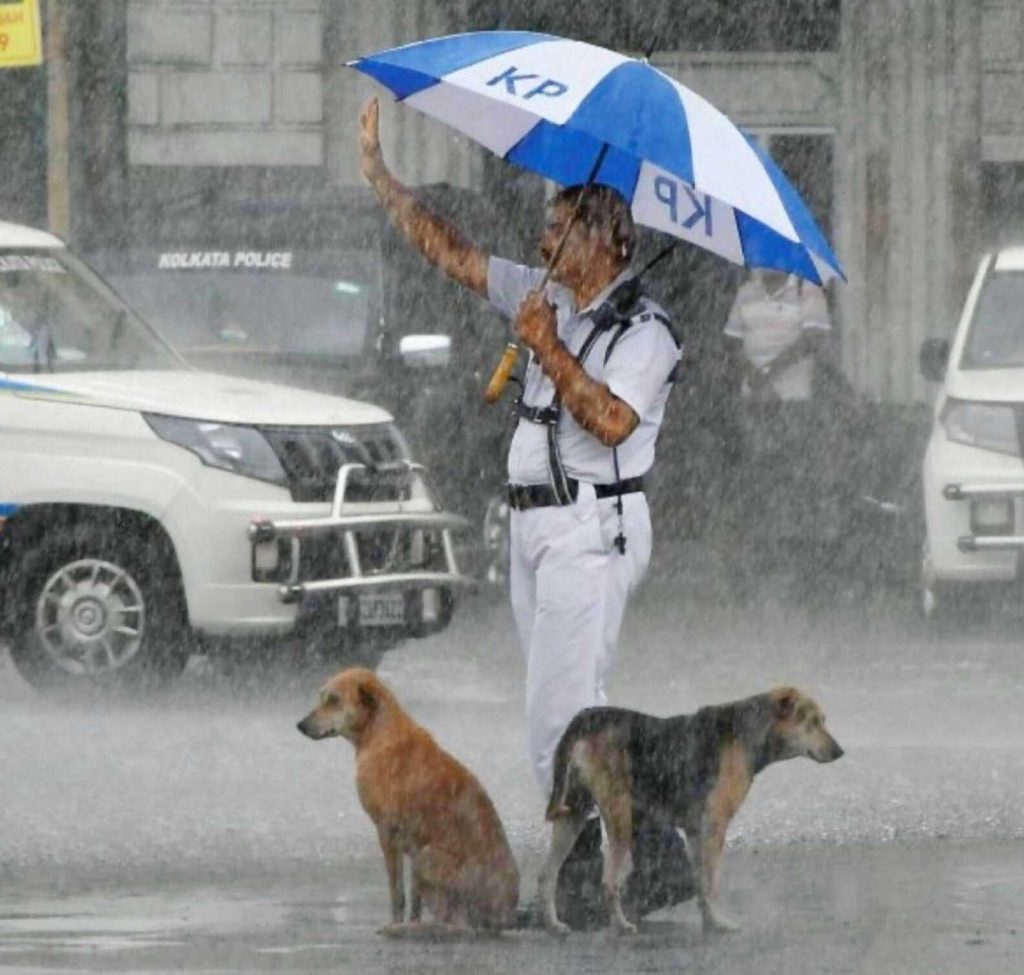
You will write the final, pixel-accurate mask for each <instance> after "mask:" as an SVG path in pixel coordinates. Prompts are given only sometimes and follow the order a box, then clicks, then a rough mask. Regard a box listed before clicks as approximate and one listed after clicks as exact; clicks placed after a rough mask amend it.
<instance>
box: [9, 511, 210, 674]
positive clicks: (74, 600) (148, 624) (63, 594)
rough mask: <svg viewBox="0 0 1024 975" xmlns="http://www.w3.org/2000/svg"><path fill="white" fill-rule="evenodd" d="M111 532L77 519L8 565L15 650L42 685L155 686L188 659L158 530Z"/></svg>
mask: <svg viewBox="0 0 1024 975" xmlns="http://www.w3.org/2000/svg"><path fill="white" fill-rule="evenodd" d="M109 536H110V531H109V530H104V529H103V528H101V527H99V526H95V525H77V526H75V527H74V528H72V529H70V530H69V531H68V532H67V533H66V534H62V535H59V536H56V537H55V538H54V539H53V541H52V542H51V541H50V539H48V538H47V539H44V541H43V544H41V545H40V546H38V547H35V548H32V549H30V550H28V551H27V552H26V553H25V554H24V555H23V556H22V558H21V560H20V564H19V566H18V567H17V569H16V570H15V572H14V574H13V578H15V579H17V580H19V583H20V593H19V596H18V598H17V605H16V608H15V621H14V634H13V639H12V645H11V659H12V661H13V662H14V664H15V666H16V667H17V668H18V670H19V672H20V673H21V675H22V676H23V677H24V678H25V679H26V680H27V681H28V682H29V683H30V684H32V685H33V686H35V687H37V688H39V689H40V690H55V689H59V688H62V687H63V688H68V687H72V686H76V687H77V686H81V685H83V684H86V683H88V684H89V685H91V686H97V687H109V688H113V687H117V688H122V689H126V688H132V689H139V688H148V689H153V688H156V687H157V686H159V685H162V684H164V683H166V682H167V681H168V680H169V679H171V678H172V677H175V676H177V675H178V674H179V673H180V672H181V670H182V669H183V668H184V666H185V663H186V662H187V660H188V657H189V654H190V640H189V634H188V626H187V618H186V612H185V604H184V595H183V593H182V592H181V585H180V581H179V579H178V576H177V572H176V571H175V569H174V567H173V566H174V563H173V554H169V553H168V552H167V550H166V549H167V546H166V545H165V544H163V543H162V540H161V539H159V538H158V537H157V536H155V535H153V536H149V537H146V538H142V539H139V538H138V536H134V537H133V541H132V543H131V544H129V543H126V542H124V541H121V540H117V539H112V538H111V537H109ZM168 562H170V567H169V566H168Z"/></svg>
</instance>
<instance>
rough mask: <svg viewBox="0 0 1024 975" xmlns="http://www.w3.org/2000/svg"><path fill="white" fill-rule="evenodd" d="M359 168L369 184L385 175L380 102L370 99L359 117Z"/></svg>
mask: <svg viewBox="0 0 1024 975" xmlns="http://www.w3.org/2000/svg"><path fill="white" fill-rule="evenodd" d="M359 168H360V169H361V170H362V173H363V176H365V177H366V179H367V181H368V182H369V183H371V184H375V183H376V182H377V180H378V179H380V177H381V176H382V175H384V174H386V173H387V166H385V165H384V155H383V153H381V151H380V102H378V101H377V99H376V98H375V97H374V98H371V99H370V100H369V101H368V102H367V103H366V104H365V105H364V106H363V111H362V114H361V115H360V117H359Z"/></svg>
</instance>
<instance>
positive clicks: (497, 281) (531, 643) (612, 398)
mask: <svg viewBox="0 0 1024 975" xmlns="http://www.w3.org/2000/svg"><path fill="white" fill-rule="evenodd" d="M360 145H361V164H362V171H363V174H364V176H365V177H366V179H367V180H368V181H369V183H370V185H371V186H372V187H373V189H374V190H375V192H376V194H377V196H378V198H379V199H380V202H381V204H382V206H383V207H384V209H385V211H386V212H387V214H388V216H389V218H390V219H391V221H392V222H393V223H394V224H395V226H396V227H397V228H398V229H399V230H400V231H401V232H402V233H403V235H404V236H405V237H406V238H407V239H408V241H409V242H410V244H411V245H412V246H413V247H415V248H417V249H418V250H419V251H420V252H421V253H422V254H423V255H424V256H425V257H426V258H427V260H428V261H430V262H431V263H433V264H434V265H436V266H437V267H438V268H439V269H440V270H441V271H443V272H444V273H445V274H447V275H448V276H449V277H451V278H453V279H454V280H456V281H458V282H459V283H461V284H462V285H464V286H466V287H468V288H470V289H472V290H473V291H475V292H477V293H478V294H480V295H482V296H484V297H486V298H487V299H488V300H489V301H491V302H492V304H493V305H494V306H495V307H496V308H497V309H498V310H499V311H501V312H503V313H504V314H505V315H506V316H508V317H509V318H511V319H513V320H514V322H515V329H516V333H517V335H518V338H519V340H520V341H521V342H522V343H523V344H524V345H526V346H527V347H528V348H529V350H530V361H529V364H528V366H527V369H526V374H525V377H524V383H523V387H524V388H523V393H522V396H521V398H520V401H519V402H518V404H517V410H516V412H517V414H518V417H519V422H518V424H517V427H516V430H515V434H514V436H513V438H512V443H511V446H510V449H509V457H508V478H509V488H508V490H509V504H510V508H511V556H510V558H511V565H510V589H511V599H512V609H513V614H514V616H515V620H516V626H517V629H518V633H519V639H520V642H521V645H522V647H523V651H524V653H525V656H526V665H527V676H526V713H527V737H528V748H529V754H530V759H531V761H532V764H533V768H534V772H535V775H536V778H537V781H538V783H539V784H540V786H541V788H542V790H544V792H545V796H546V795H547V793H548V792H550V787H551V769H552V762H553V757H554V751H555V747H556V745H557V743H558V740H559V738H560V737H561V735H562V732H563V731H564V730H565V728H566V726H567V725H568V724H569V722H570V721H571V720H572V718H573V716H574V715H575V714H576V713H577V712H578V711H580V710H581V709H582V708H586V707H592V706H595V705H599V704H603V703H604V701H605V695H604V686H603V685H604V677H605V674H606V672H607V669H608V666H609V663H610V662H611V658H612V653H613V650H614V647H615V644H616V641H617V639H618V635H619V630H620V627H621V624H622V619H623V612H624V610H625V607H626V600H627V597H628V595H629V593H630V592H631V591H632V590H633V588H634V587H635V586H636V584H637V583H638V582H639V581H640V579H641V577H642V576H643V574H644V572H645V570H646V568H647V565H648V562H649V560H650V553H651V522H650V513H649V510H648V506H647V500H646V497H645V495H644V493H643V477H644V475H645V474H646V473H647V472H648V470H650V468H651V465H652V464H653V462H654V452H655V442H656V439H657V434H658V429H659V427H660V425H661V422H662V418H663V415H664V410H665V403H666V400H667V398H668V394H669V390H670V388H671V381H672V378H673V374H674V371H675V369H676V366H677V363H678V361H679V358H680V351H679V346H678V343H677V342H676V340H675V338H674V337H673V335H672V332H671V329H670V327H669V324H668V319H667V317H666V316H665V313H664V312H663V311H662V310H661V309H660V308H659V307H658V306H657V305H656V304H655V303H654V302H652V301H650V300H649V299H647V298H645V297H644V296H642V294H641V293H640V290H639V285H638V282H637V280H636V278H635V277H634V275H633V272H632V271H631V270H630V262H631V258H632V254H633V248H634V232H633V223H632V219H631V217H630V214H629V209H628V206H627V205H626V203H625V201H624V200H623V199H622V197H621V196H620V195H619V194H618V193H617V192H616V191H615V190H613V189H610V188H608V187H604V186H596V185H595V186H587V187H573V188H569V189H567V190H563V191H562V192H561V193H559V194H558V195H557V196H556V197H555V198H554V200H553V201H552V204H551V206H550V209H549V219H548V222H547V225H546V227H545V230H544V233H543V236H542V239H541V248H540V251H541V257H542V258H543V259H544V261H545V263H546V264H549V263H550V261H551V259H552V256H553V255H554V253H555V250H556V248H557V246H558V243H559V241H561V239H562V237H563V236H564V235H566V234H567V237H566V239H565V243H564V246H563V249H562V251H561V254H560V256H559V257H558V260H557V263H556V264H555V266H554V267H553V268H551V271H550V280H549V282H548V283H547V284H546V286H545V287H544V289H543V291H540V290H538V288H539V287H540V284H541V281H542V280H543V278H544V270H543V269H536V268H528V267H524V266H522V265H517V264H514V263H512V262H509V261H506V260H503V259H501V258H498V257H488V256H487V255H485V254H484V253H483V252H482V251H481V250H479V249H478V248H477V247H475V246H474V245H473V244H472V243H471V242H469V241H468V240H466V239H465V238H464V237H463V236H462V235H461V234H460V233H459V231H458V230H456V229H455V228H454V227H453V226H452V225H451V224H449V223H448V222H447V221H445V220H443V219H441V218H440V217H438V216H437V215H435V214H433V213H431V212H430V211H428V210H427V209H426V208H425V207H423V206H422V205H421V204H420V203H419V202H418V201H417V200H416V198H415V196H414V195H413V194H412V193H411V192H410V191H409V190H408V189H407V188H406V187H405V186H403V185H402V184H401V183H400V182H399V181H398V180H396V179H395V177H394V176H393V175H392V174H391V173H390V171H389V170H388V168H387V166H386V165H385V163H384V160H383V156H382V153H381V149H380V142H379V109H378V105H377V101H376V99H371V100H370V101H369V102H368V103H367V105H366V107H365V108H364V111H363V115H362V120H361V133H360ZM595 826H596V824H595ZM598 839H599V831H598ZM634 859H635V858H634Z"/></svg>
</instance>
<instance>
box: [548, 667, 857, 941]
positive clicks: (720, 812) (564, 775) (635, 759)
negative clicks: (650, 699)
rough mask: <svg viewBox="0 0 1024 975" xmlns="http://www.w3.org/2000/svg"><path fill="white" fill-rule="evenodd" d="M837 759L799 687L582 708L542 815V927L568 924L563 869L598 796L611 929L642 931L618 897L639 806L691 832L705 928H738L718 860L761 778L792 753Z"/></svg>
mask: <svg viewBox="0 0 1024 975" xmlns="http://www.w3.org/2000/svg"><path fill="white" fill-rule="evenodd" d="M842 754H843V750H842V748H840V747H839V745H838V743H837V742H836V740H835V739H834V738H833V737H832V736H831V735H830V734H829V733H828V732H827V731H826V730H825V716H824V715H823V714H822V712H821V709H820V708H819V707H818V705H817V704H815V703H814V701H812V700H811V699H810V698H809V697H807V696H806V695H804V694H802V693H801V692H800V691H798V690H796V688H793V687H779V688H776V689H775V690H772V691H770V692H768V693H767V694H758V695H757V696H755V697H748V698H746V699H744V700H742V701H735V702H733V703H730V704H720V705H714V706H711V707H705V708H701V709H700V710H699V711H697V713H696V714H692V715H691V714H681V715H678V716H676V717H671V718H656V717H653V716H651V715H647V714H641V713H639V712H637V711H627V710H624V709H622V708H606V707H601V708H588V709H587V710H585V711H581V712H580V713H579V714H578V715H576V717H575V718H574V719H573V720H572V723H571V724H570V725H569V727H568V728H567V729H566V731H565V734H564V735H563V736H562V739H561V741H560V742H559V744H558V749H557V751H556V752H555V768H554V786H553V788H552V791H551V801H550V802H549V804H548V810H547V818H548V819H549V820H550V821H551V822H552V823H553V824H554V829H553V833H552V837H551V851H550V853H549V855H548V859H547V862H546V864H545V865H544V868H543V869H542V871H541V875H540V901H541V906H542V908H543V911H544V923H545V926H546V927H547V928H548V929H549V930H551V931H553V932H557V933H559V934H565V933H567V932H568V930H569V929H568V928H567V927H566V926H565V925H564V924H562V922H561V921H559V919H558V913H557V910H556V908H555V888H556V882H557V877H558V871H559V869H560V868H561V866H562V863H563V861H564V860H565V858H566V857H567V856H568V854H569V851H570V850H571V849H572V847H573V845H574V844H575V842H576V838H577V836H579V834H580V831H581V830H582V829H583V826H584V824H585V822H586V819H587V815H588V813H590V812H592V810H593V807H594V804H595V803H596V804H597V808H598V810H599V812H600V814H601V819H602V820H603V822H604V828H605V832H606V834H607V836H608V851H607V855H606V856H605V862H604V875H603V878H602V883H603V887H604V893H605V898H606V900H607V905H608V909H609V914H610V918H611V924H612V926H613V927H615V928H616V929H618V930H619V931H620V932H629V933H633V932H635V931H636V927H635V926H634V925H633V924H631V923H630V921H629V920H627V918H626V916H625V914H623V911H622V903H621V900H620V893H621V890H622V885H623V883H624V881H625V879H626V877H627V876H628V874H629V871H630V839H631V836H632V816H633V808H634V806H636V807H638V808H641V809H643V810H644V811H645V812H647V813H649V814H650V815H651V817H652V818H655V819H658V820H660V821H661V822H663V823H664V824H665V825H670V826H677V827H681V828H682V829H683V830H684V831H685V833H686V841H687V848H688V850H689V852H690V856H691V858H692V859H693V860H694V861H695V863H694V867H695V870H696V874H697V898H698V903H699V904H700V910H701V915H702V917H703V921H704V929H705V931H715V930H718V931H723V930H731V929H734V928H735V925H734V924H733V923H732V922H730V921H728V920H727V919H726V918H725V917H724V916H723V915H722V914H721V912H720V911H719V909H718V906H717V901H718V864H719V860H720V858H721V854H722V847H723V846H724V844H725V833H726V830H727V829H728V826H729V822H730V821H731V819H732V817H733V816H734V815H735V814H736V811H737V810H738V809H739V807H740V805H741V804H742V802H743V800H744V798H745V797H746V795H747V792H748V790H749V789H750V786H751V783H752V782H753V780H754V776H755V775H757V773H758V772H760V771H761V770H762V769H763V768H765V767H766V766H768V765H770V764H771V763H772V762H780V761H784V760H785V759H787V758H797V757H799V756H801V755H802V756H806V757H807V758H813V759H814V760H815V761H816V762H834V761H835V760H836V759H837V758H839V757H840V756H841V755H842Z"/></svg>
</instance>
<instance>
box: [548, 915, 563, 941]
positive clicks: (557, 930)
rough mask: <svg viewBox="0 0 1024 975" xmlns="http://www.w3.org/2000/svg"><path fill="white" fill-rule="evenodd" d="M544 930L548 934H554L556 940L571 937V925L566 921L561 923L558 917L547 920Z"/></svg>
mask: <svg viewBox="0 0 1024 975" xmlns="http://www.w3.org/2000/svg"><path fill="white" fill-rule="evenodd" d="M544 930H545V931H547V933H548V934H553V935H554V936H555V937H556V938H566V937H568V936H569V925H568V924H566V923H565V922H564V921H559V920H558V918H557V917H554V918H545V919H544Z"/></svg>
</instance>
